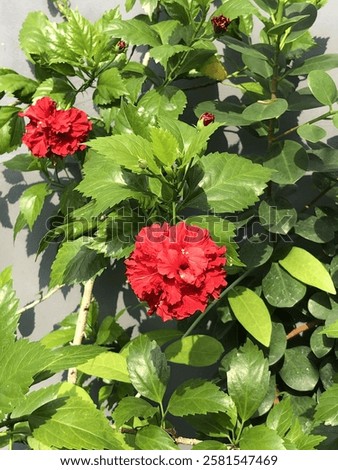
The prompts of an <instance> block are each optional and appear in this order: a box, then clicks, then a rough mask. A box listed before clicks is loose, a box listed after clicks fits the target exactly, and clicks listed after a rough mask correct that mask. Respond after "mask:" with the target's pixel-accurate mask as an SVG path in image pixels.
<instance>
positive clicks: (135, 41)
mask: <svg viewBox="0 0 338 470" xmlns="http://www.w3.org/2000/svg"><path fill="white" fill-rule="evenodd" d="M109 33H111V34H112V35H114V37H116V38H123V39H124V41H126V42H127V43H128V44H130V45H132V46H141V45H144V46H151V47H155V46H160V45H161V41H160V38H159V37H158V35H157V34H156V32H155V31H154V30H153V29H152V28H151V27H150V26H149V25H148V24H147V23H146V22H145V21H141V20H138V19H136V18H133V19H131V20H119V19H115V20H113V21H112V22H111V23H110V25H109Z"/></svg>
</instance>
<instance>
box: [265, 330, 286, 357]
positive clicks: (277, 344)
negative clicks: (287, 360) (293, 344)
mask: <svg viewBox="0 0 338 470" xmlns="http://www.w3.org/2000/svg"><path fill="white" fill-rule="evenodd" d="M285 350H286V333H285V329H284V326H283V324H282V323H275V322H273V323H272V333H271V342H270V347H269V355H268V359H269V365H270V366H271V365H273V364H276V362H278V361H279V360H280V359H281V358H282V357H283V356H284V353H285Z"/></svg>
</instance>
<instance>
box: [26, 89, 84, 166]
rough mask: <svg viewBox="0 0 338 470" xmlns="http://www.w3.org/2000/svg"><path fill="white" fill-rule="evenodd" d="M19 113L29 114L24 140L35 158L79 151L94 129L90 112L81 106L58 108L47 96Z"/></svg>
mask: <svg viewBox="0 0 338 470" xmlns="http://www.w3.org/2000/svg"><path fill="white" fill-rule="evenodd" d="M19 115H20V116H23V117H28V118H29V119H30V122H29V123H28V124H27V125H26V133H25V134H24V136H23V138H22V142H23V143H24V144H26V145H27V147H28V148H29V150H30V151H31V152H32V154H33V155H34V156H35V157H39V158H42V157H51V156H52V155H58V156H59V157H66V156H67V155H73V154H74V153H75V152H76V151H77V150H83V149H84V148H85V147H86V146H85V145H84V144H82V142H84V141H85V140H86V138H87V135H88V133H89V131H90V130H91V129H92V123H91V122H90V121H89V120H88V117H87V114H86V113H85V112H83V111H81V110H80V109H77V108H71V109H67V110H63V109H56V103H55V101H53V100H52V99H51V98H49V97H48V96H46V97H44V98H41V99H39V100H38V101H37V102H36V104H34V105H32V106H30V107H29V108H28V109H27V110H26V111H25V112H24V113H19Z"/></svg>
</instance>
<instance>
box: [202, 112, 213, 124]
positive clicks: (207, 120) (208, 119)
mask: <svg viewBox="0 0 338 470" xmlns="http://www.w3.org/2000/svg"><path fill="white" fill-rule="evenodd" d="M198 121H199V123H202V124H203V126H209V124H211V123H213V122H215V115H214V114H212V113H203V114H201V116H200V117H199V119H198Z"/></svg>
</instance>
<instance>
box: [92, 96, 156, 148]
mask: <svg viewBox="0 0 338 470" xmlns="http://www.w3.org/2000/svg"><path fill="white" fill-rule="evenodd" d="M102 111H103V110H101V112H102ZM149 121H150V120H149V119H147V118H145V117H144V116H140V114H139V112H138V110H137V108H136V106H133V105H132V104H131V103H128V104H127V103H125V101H123V100H122V101H121V105H120V108H119V112H118V113H117V116H116V118H115V127H114V133H115V134H130V133H131V132H132V133H133V134H136V135H139V136H141V137H144V138H145V139H149V127H148V126H149Z"/></svg>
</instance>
